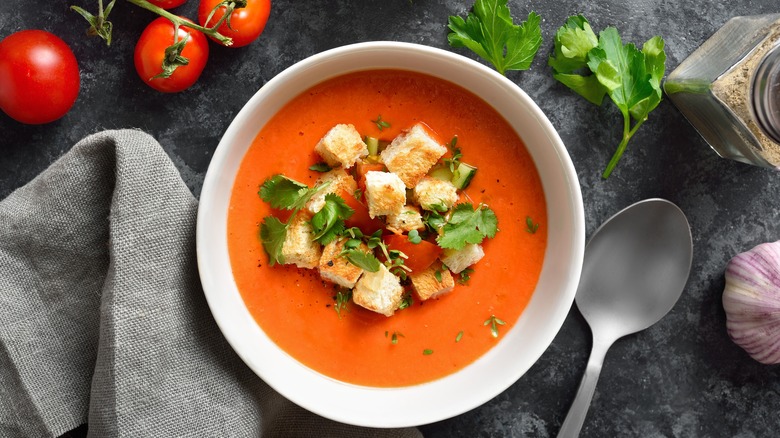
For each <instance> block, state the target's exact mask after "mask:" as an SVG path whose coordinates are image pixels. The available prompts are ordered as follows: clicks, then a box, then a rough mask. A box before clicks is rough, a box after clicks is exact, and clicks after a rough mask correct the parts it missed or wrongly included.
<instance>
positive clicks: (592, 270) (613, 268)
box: [558, 199, 693, 438]
mask: <svg viewBox="0 0 780 438" xmlns="http://www.w3.org/2000/svg"><path fill="white" fill-rule="evenodd" d="M692 257H693V241H692V239H691V229H690V226H689V225H688V221H687V220H686V218H685V215H684V214H683V212H682V211H681V210H680V209H679V208H678V207H677V206H676V205H674V204H672V203H671V202H669V201H666V200H664V199H646V200H644V201H640V202H637V203H636V204H633V205H631V206H629V207H626V208H625V209H623V210H621V211H620V212H618V213H617V214H615V215H614V216H612V217H611V218H609V219H608V220H607V221H606V222H604V224H603V225H601V227H599V229H598V230H596V232H595V233H594V234H593V236H592V237H591V239H590V241H589V242H588V244H587V246H586V247H585V259H584V262H583V268H582V276H581V279H580V284H579V288H578V289H577V296H576V298H575V301H576V303H577V307H578V308H579V309H580V312H581V313H582V315H583V316H584V317H585V320H586V321H587V322H588V324H589V325H590V328H591V332H592V333H593V349H592V351H591V353H590V359H589V360H588V365H587V368H586V369H585V375H584V376H583V377H582V382H580V387H579V389H578V390H577V396H576V397H575V399H574V403H572V406H571V408H570V409H569V413H568V415H567V416H566V419H565V420H564V422H563V425H562V426H561V430H560V432H559V433H558V437H559V438H561V437H567V438H568V437H576V436H578V435H579V433H580V429H581V428H582V423H583V422H584V420H585V415H586V414H587V412H588V407H589V406H590V402H591V399H592V398H593V392H594V390H595V389H596V382H597V381H598V378H599V373H600V372H601V366H602V364H603V363H604V357H605V356H606V354H607V350H608V349H609V347H610V346H611V345H612V344H613V343H614V342H615V341H616V340H618V339H620V338H621V337H623V336H625V335H628V334H631V333H636V332H638V331H640V330H644V329H646V328H647V327H650V326H651V325H653V324H655V323H656V322H658V320H660V319H661V318H662V317H663V316H664V315H666V314H667V313H668V312H669V310H671V309H672V307H673V306H674V304H675V303H676V302H677V300H678V299H679V298H680V294H681V293H682V291H683V288H684V287H685V283H686V282H687V280H688V274H689V272H690V269H691V259H692Z"/></svg>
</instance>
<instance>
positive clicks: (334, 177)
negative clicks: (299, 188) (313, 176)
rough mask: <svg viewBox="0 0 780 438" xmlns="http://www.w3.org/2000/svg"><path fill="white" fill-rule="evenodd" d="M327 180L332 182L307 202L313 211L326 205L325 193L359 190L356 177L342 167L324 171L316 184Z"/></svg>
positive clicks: (308, 207)
mask: <svg viewBox="0 0 780 438" xmlns="http://www.w3.org/2000/svg"><path fill="white" fill-rule="evenodd" d="M325 182H329V183H330V184H328V186H327V187H325V188H324V189H323V190H322V191H320V192H319V193H317V194H316V195H314V196H312V198H311V199H310V200H309V202H308V203H307V204H306V208H307V209H308V210H309V211H310V212H312V213H316V212H318V211H320V210H322V207H323V206H324V205H325V195H327V194H328V193H336V194H338V193H339V192H340V191H342V190H343V191H345V192H347V193H350V194H352V193H355V191H356V190H357V182H355V178H353V177H352V175H350V174H348V173H347V172H346V171H345V170H344V169H342V168H338V169H333V170H331V171H328V172H325V173H323V174H322V175H321V176H320V177H319V179H318V180H317V183H316V184H322V183H325Z"/></svg>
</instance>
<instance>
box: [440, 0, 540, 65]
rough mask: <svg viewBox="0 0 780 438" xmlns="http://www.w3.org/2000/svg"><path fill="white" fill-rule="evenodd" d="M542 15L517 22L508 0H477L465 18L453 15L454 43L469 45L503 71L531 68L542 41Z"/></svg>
mask: <svg viewBox="0 0 780 438" xmlns="http://www.w3.org/2000/svg"><path fill="white" fill-rule="evenodd" d="M540 23H541V17H540V16H539V15H538V14H537V13H536V12H533V11H532V12H531V13H529V14H528V19H527V20H526V21H525V22H523V23H521V24H520V25H516V24H514V22H513V20H512V14H511V13H510V11H509V7H508V6H507V0H477V1H476V2H475V3H474V7H473V8H472V12H469V14H468V16H466V19H465V20H464V19H463V18H462V17H459V16H450V17H449V21H448V25H447V26H448V27H449V28H450V30H451V31H452V32H451V33H450V34H449V35H447V40H448V41H449V43H450V46H452V47H455V48H459V47H466V48H468V49H470V50H471V51H473V52H474V53H476V54H477V55H479V56H480V57H481V58H482V59H484V60H486V61H488V62H490V63H491V64H493V66H494V67H495V68H496V70H498V72H499V73H501V74H502V75H503V74H505V73H506V71H508V70H527V69H528V68H529V67H530V66H531V63H532V62H533V60H534V57H535V56H536V52H537V51H538V50H539V46H540V45H541V44H542V31H541V27H540V25H539V24H540Z"/></svg>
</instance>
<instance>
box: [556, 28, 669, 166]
mask: <svg viewBox="0 0 780 438" xmlns="http://www.w3.org/2000/svg"><path fill="white" fill-rule="evenodd" d="M548 64H549V65H550V67H552V69H553V77H554V78H555V79H557V80H558V81H560V82H561V83H563V84H564V85H566V86H567V87H569V88H570V89H572V90H573V91H574V92H576V93H577V94H579V95H580V96H582V97H584V98H585V99H587V100H588V101H589V102H591V103H593V104H595V105H601V103H602V101H603V99H604V95H609V97H610V98H611V99H612V102H613V103H614V104H615V105H616V106H617V107H618V109H619V110H620V112H621V114H623V136H622V137H621V140H620V144H618V147H617V150H616V151H615V153H614V154H613V155H612V158H611V159H610V161H609V164H607V167H606V168H605V169H604V172H603V173H602V174H601V176H602V178H608V177H609V175H610V174H611V173H612V171H613V170H614V168H615V166H617V163H618V161H619V160H620V157H621V156H622V155H623V152H624V151H625V149H626V146H627V145H628V142H629V140H631V137H633V135H634V134H635V133H636V131H637V129H639V127H640V126H642V124H643V123H644V122H645V121H647V117H648V114H650V112H651V111H652V110H654V109H655V108H656V107H657V106H658V104H659V103H660V102H661V97H662V91H661V80H662V79H663V76H664V72H665V70H666V53H665V52H664V40H663V38H661V37H660V36H655V37H653V38H650V39H649V40H648V41H647V42H645V43H644V45H643V46H642V50H639V49H637V48H636V46H634V45H633V44H630V43H629V44H625V45H624V44H623V42H622V41H621V39H620V34H619V33H618V31H617V29H615V28H614V27H607V28H606V29H604V30H603V31H601V32H600V33H599V36H598V38H597V37H596V35H595V34H594V33H593V30H592V29H591V27H590V24H589V23H588V20H586V19H585V17H583V16H582V15H575V16H571V17H569V18H568V19H567V20H566V23H565V24H564V25H563V26H561V27H560V28H559V29H558V31H557V32H556V34H555V49H554V55H553V56H551V57H550V58H549V60H548ZM632 122H633V126H632V125H631V124H632Z"/></svg>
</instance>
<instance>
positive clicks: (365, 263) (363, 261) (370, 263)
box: [344, 249, 380, 272]
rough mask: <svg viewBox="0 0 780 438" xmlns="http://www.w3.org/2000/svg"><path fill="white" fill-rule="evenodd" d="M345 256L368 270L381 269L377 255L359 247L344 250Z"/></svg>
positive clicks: (354, 263)
mask: <svg viewBox="0 0 780 438" xmlns="http://www.w3.org/2000/svg"><path fill="white" fill-rule="evenodd" d="M344 256H345V257H346V258H347V261H349V262H350V263H352V264H353V265H355V266H357V267H358V268H361V269H363V270H366V271H368V272H377V271H379V266H380V263H379V259H377V258H376V256H374V254H372V253H369V252H365V251H361V250H359V249H350V250H348V251H344Z"/></svg>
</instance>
